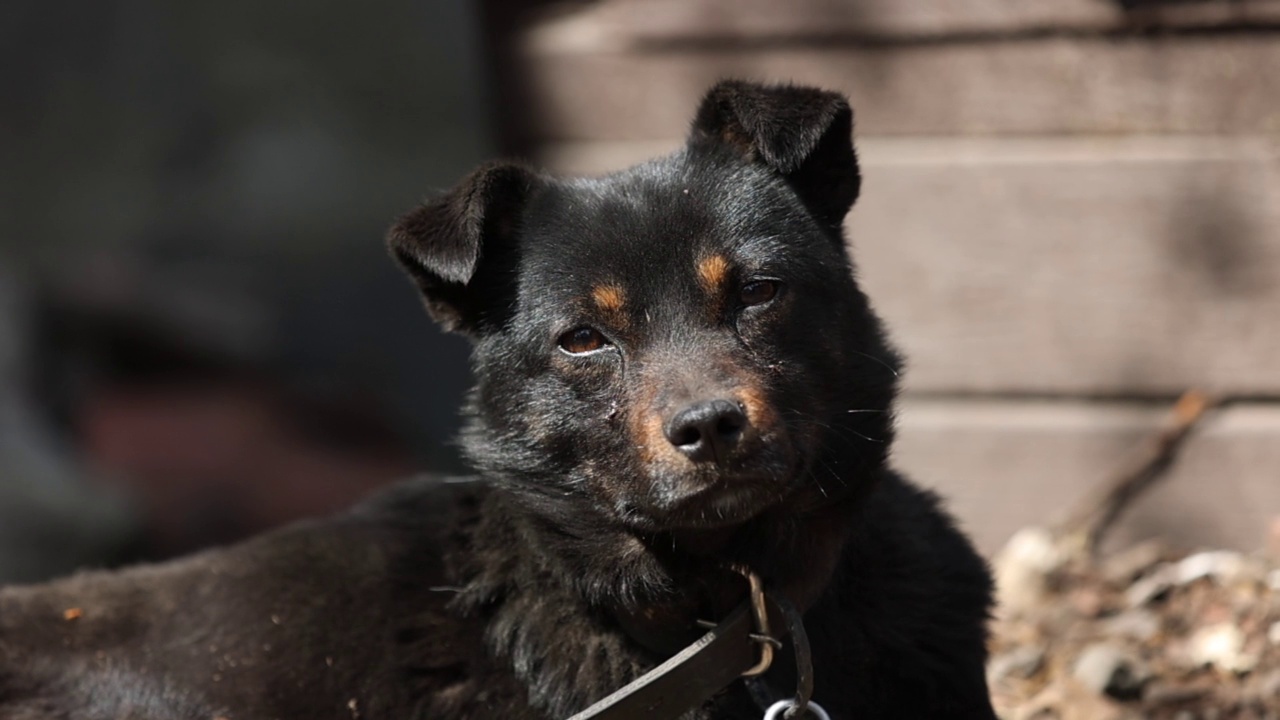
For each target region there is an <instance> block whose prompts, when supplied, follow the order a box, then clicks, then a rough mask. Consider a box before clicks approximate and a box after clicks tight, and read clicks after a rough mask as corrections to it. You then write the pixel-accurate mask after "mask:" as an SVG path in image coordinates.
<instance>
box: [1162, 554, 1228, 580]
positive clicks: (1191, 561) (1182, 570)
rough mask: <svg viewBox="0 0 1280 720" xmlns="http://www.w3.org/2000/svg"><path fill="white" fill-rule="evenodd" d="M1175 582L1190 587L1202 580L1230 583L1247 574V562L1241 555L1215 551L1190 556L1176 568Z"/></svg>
mask: <svg viewBox="0 0 1280 720" xmlns="http://www.w3.org/2000/svg"><path fill="white" fill-rule="evenodd" d="M1174 567H1175V570H1174V576H1173V581H1174V582H1175V583H1177V584H1178V585H1189V584H1191V583H1193V582H1195V581H1196V580H1200V579H1202V578H1212V579H1213V580H1216V581H1218V582H1230V581H1232V580H1234V579H1236V578H1238V577H1240V576H1241V575H1243V574H1244V572H1245V561H1244V558H1242V557H1241V556H1240V554H1239V553H1233V552H1229V551H1227V550H1215V551H1212V552H1201V553H1196V554H1195V555H1188V556H1187V557H1185V558H1183V559H1182V560H1181V561H1180V562H1179V563H1178V564H1177V565H1175V566H1174Z"/></svg>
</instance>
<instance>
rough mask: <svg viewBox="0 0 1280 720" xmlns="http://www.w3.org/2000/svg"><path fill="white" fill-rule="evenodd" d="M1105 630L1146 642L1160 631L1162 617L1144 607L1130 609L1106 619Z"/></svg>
mask: <svg viewBox="0 0 1280 720" xmlns="http://www.w3.org/2000/svg"><path fill="white" fill-rule="evenodd" d="M1103 631H1104V632H1105V633H1106V634H1108V635H1116V636H1119V637H1128V638H1133V639H1135V640H1141V641H1143V642H1146V641H1148V640H1150V639H1152V638H1154V637H1155V636H1156V635H1157V634H1158V633H1159V632H1160V618H1159V617H1157V616H1156V614H1155V613H1153V612H1151V611H1150V610H1146V609H1143V608H1137V609H1134V610H1128V611H1125V612H1123V613H1120V614H1119V615H1116V616H1115V617H1110V618H1107V619H1106V620H1104V621H1103Z"/></svg>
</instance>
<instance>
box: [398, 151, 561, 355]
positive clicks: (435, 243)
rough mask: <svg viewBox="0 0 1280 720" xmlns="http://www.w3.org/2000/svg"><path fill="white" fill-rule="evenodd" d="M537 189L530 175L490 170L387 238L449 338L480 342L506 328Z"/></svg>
mask: <svg viewBox="0 0 1280 720" xmlns="http://www.w3.org/2000/svg"><path fill="white" fill-rule="evenodd" d="M535 182H536V176H535V175H534V173H533V172H532V171H530V170H529V169H527V168H525V167H522V166H520V165H515V164H512V163H503V162H498V163H490V164H487V165H484V166H481V167H480V168H479V169H477V170H475V171H474V172H472V173H471V174H470V175H468V176H467V178H466V179H465V180H463V181H462V182H461V183H458V185H457V186H456V187H454V188H453V189H452V190H450V191H449V192H447V193H445V194H444V195H443V196H441V197H438V198H436V199H434V200H431V201H428V202H426V203H424V204H422V205H420V206H418V207H417V208H414V209H413V210H411V211H409V212H408V213H406V214H405V215H404V216H403V217H401V218H400V219H399V220H398V221H397V222H396V224H395V225H394V226H392V228H391V230H390V232H388V233H387V246H388V248H389V249H390V250H391V254H392V256H394V257H395V259H396V260H397V261H399V263H400V265H401V266H402V267H404V269H405V270H406V271H408V273H409V275H410V276H411V277H412V278H413V280H414V282H415V283H417V285H418V288H419V289H420V290H421V291H422V297H423V301H424V302H425V303H426V306H427V312H429V313H430V314H431V317H433V318H435V319H436V321H437V322H439V323H440V324H441V325H442V326H444V328H445V329H446V330H455V331H458V332H461V333H464V334H468V335H475V334H479V333H481V332H482V331H484V330H485V329H486V328H487V327H490V326H493V325H495V324H498V323H500V322H501V319H502V316H503V313H504V311H506V310H509V308H510V303H511V296H512V293H513V292H514V288H513V287H509V285H510V282H509V280H504V278H509V277H511V275H512V273H511V272H509V271H510V270H512V269H513V267H514V264H515V262H516V257H515V256H516V252H517V248H516V233H517V232H518V231H519V218H520V211H521V209H522V208H523V206H524V204H525V200H526V199H527V198H528V196H529V191H530V190H531V188H532V187H533V185H534V183H535Z"/></svg>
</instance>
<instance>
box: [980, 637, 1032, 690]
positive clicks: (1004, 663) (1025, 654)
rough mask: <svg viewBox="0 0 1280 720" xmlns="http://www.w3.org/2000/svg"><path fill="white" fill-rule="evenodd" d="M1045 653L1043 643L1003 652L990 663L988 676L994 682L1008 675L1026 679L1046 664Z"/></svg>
mask: <svg viewBox="0 0 1280 720" xmlns="http://www.w3.org/2000/svg"><path fill="white" fill-rule="evenodd" d="M1044 653H1045V648H1044V646H1043V645H1027V646H1023V647H1018V648H1014V649H1013V650H1010V651H1009V652H1006V653H1001V654H1000V655H997V656H996V657H994V658H992V659H991V662H990V663H989V664H988V666H987V677H988V679H989V681H990V682H992V683H994V682H996V681H999V680H1003V679H1004V678H1007V677H1015V678H1019V679H1022V680H1025V679H1027V678H1029V677H1031V676H1032V675H1035V674H1036V671H1037V670H1039V669H1040V667H1041V666H1042V665H1044Z"/></svg>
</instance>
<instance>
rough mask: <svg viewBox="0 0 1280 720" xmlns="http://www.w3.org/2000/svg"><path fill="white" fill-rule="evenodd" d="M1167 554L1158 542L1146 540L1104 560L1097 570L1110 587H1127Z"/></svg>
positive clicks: (1161, 543) (1166, 550) (1162, 544)
mask: <svg viewBox="0 0 1280 720" xmlns="http://www.w3.org/2000/svg"><path fill="white" fill-rule="evenodd" d="M1167 554H1168V546H1167V545H1165V543H1163V542H1161V541H1160V540H1147V541H1145V542H1140V543H1138V544H1137V545H1134V546H1132V547H1129V548H1125V549H1124V550H1121V551H1119V552H1117V553H1115V554H1114V555H1111V556H1109V557H1107V558H1106V559H1104V560H1103V561H1102V563H1101V565H1100V566H1099V568H1098V570H1099V572H1101V574H1102V577H1103V579H1105V580H1106V581H1107V582H1109V583H1111V584H1112V585H1128V584H1129V583H1131V582H1133V581H1134V580H1135V579H1136V578H1137V577H1138V576H1139V575H1141V574H1142V573H1143V572H1145V571H1146V570H1147V569H1148V568H1150V567H1152V566H1153V565H1155V564H1156V563H1159V562H1160V560H1161V559H1163V558H1164V557H1165V556H1166V555H1167Z"/></svg>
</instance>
